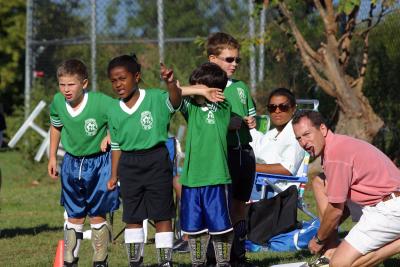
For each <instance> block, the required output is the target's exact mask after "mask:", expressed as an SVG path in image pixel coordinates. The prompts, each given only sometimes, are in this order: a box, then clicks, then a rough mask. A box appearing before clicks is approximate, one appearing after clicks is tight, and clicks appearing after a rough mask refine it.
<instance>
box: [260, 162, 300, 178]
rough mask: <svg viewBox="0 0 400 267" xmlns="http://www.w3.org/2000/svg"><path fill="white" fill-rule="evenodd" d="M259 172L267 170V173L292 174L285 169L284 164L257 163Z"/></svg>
mask: <svg viewBox="0 0 400 267" xmlns="http://www.w3.org/2000/svg"><path fill="white" fill-rule="evenodd" d="M256 171H257V172H265V173H273V174H281V175H292V174H291V173H290V172H289V171H288V170H287V169H285V168H284V167H283V166H282V164H280V163H275V164H261V163H257V164H256Z"/></svg>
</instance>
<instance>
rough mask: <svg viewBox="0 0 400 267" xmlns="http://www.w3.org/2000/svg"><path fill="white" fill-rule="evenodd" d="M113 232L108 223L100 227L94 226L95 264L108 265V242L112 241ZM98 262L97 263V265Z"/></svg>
mask: <svg viewBox="0 0 400 267" xmlns="http://www.w3.org/2000/svg"><path fill="white" fill-rule="evenodd" d="M110 238H111V232H110V229H109V228H108V226H107V224H103V225H102V226H101V227H100V228H92V247H93V264H94V266H107V265H104V264H106V263H107V256H108V244H109V242H110ZM96 264H97V265H96Z"/></svg>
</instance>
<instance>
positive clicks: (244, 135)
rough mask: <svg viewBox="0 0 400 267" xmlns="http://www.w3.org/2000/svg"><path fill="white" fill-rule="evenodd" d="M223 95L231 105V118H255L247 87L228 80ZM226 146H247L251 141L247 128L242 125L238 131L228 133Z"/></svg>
mask: <svg viewBox="0 0 400 267" xmlns="http://www.w3.org/2000/svg"><path fill="white" fill-rule="evenodd" d="M224 95H225V97H226V99H227V100H228V101H229V103H230V104H231V105H232V116H240V117H242V118H243V117H244V116H255V115H256V109H255V107H254V102H253V99H252V97H251V95H250V92H249V88H248V87H247V85H246V84H245V83H244V82H242V81H238V80H229V81H228V84H227V86H226V88H225V90H224ZM227 138H228V146H235V147H237V146H238V145H239V144H241V145H244V144H249V143H250V142H251V141H252V139H251V135H250V131H249V128H247V126H246V125H245V124H244V123H243V124H242V127H241V128H240V129H239V130H238V131H229V132H228V137H227Z"/></svg>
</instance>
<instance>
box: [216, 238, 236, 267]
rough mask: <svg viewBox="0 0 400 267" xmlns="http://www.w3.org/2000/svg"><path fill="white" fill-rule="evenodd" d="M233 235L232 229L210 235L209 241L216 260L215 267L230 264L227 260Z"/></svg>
mask: <svg viewBox="0 0 400 267" xmlns="http://www.w3.org/2000/svg"><path fill="white" fill-rule="evenodd" d="M233 236H234V234H233V231H229V232H228V233H224V234H219V235H212V236H211V241H212V243H213V245H214V251H215V259H216V260H217V267H219V266H221V267H222V266H224V267H225V266H231V265H230V263H229V261H230V256H231V248H232V242H233Z"/></svg>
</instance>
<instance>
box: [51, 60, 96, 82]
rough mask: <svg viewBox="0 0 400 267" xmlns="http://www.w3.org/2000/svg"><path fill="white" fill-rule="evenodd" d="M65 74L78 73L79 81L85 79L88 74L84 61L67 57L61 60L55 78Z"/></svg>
mask: <svg viewBox="0 0 400 267" xmlns="http://www.w3.org/2000/svg"><path fill="white" fill-rule="evenodd" d="M65 75H78V77H79V79H80V80H81V81H84V80H87V79H88V78H89V74H88V71H87V68H86V65H85V63H83V62H82V61H81V60H79V59H74V58H73V59H68V60H65V61H64V62H62V63H61V64H60V65H59V66H58V68H57V78H60V77H62V76H65Z"/></svg>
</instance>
